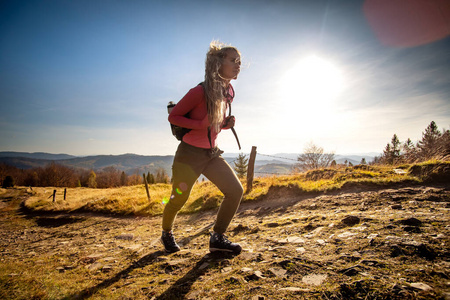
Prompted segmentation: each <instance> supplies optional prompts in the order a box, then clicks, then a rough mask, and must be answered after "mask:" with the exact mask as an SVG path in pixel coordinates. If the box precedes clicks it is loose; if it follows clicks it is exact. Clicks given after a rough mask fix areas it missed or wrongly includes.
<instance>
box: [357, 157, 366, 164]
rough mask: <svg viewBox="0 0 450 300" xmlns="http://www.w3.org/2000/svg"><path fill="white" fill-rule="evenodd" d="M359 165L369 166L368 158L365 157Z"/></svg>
mask: <svg viewBox="0 0 450 300" xmlns="http://www.w3.org/2000/svg"><path fill="white" fill-rule="evenodd" d="M359 164H360V165H367V162H366V158H365V157H363V158H362V159H361V162H360V163H359Z"/></svg>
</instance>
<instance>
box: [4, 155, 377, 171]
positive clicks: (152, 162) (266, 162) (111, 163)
mask: <svg viewBox="0 0 450 300" xmlns="http://www.w3.org/2000/svg"><path fill="white" fill-rule="evenodd" d="M238 155H239V154H238V153H228V154H224V155H223V157H224V158H225V159H226V160H227V161H228V162H229V163H230V164H231V165H232V166H233V165H234V164H233V163H234V161H235V160H236V158H237V157H238ZM298 155H299V154H294V153H278V154H274V155H265V154H257V155H256V161H255V173H256V175H257V176H270V175H276V174H288V173H289V172H290V171H291V168H292V166H293V165H294V164H295V163H296V160H297V157H298ZM377 155H379V154H377V153H370V154H367V155H364V154H357V155H335V159H336V162H337V163H340V164H342V163H344V162H345V161H347V162H351V163H352V164H353V165H357V164H359V163H360V162H361V160H362V159H363V158H365V160H366V162H370V161H372V160H373V158H374V157H375V156H377ZM52 162H53V163H58V164H62V165H66V166H69V167H73V168H83V169H89V170H95V171H100V170H102V169H104V168H106V167H114V168H116V169H118V170H120V171H124V172H125V173H127V174H129V175H131V174H142V173H147V172H150V173H156V172H157V170H158V169H159V168H163V169H164V170H165V171H166V172H167V174H169V176H171V175H172V162H173V155H166V156H158V155H151V156H146V155H137V154H122V155H94V156H84V157H81V156H73V155H68V154H51V153H43V152H35V153H28V152H0V163H5V164H7V165H10V166H14V167H17V168H20V169H31V168H36V167H45V166H47V165H48V164H50V163H52Z"/></svg>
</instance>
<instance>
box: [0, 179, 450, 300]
mask: <svg viewBox="0 0 450 300" xmlns="http://www.w3.org/2000/svg"><path fill="white" fill-rule="evenodd" d="M26 197H27V195H26V192H25V191H24V190H20V189H16V190H10V192H9V193H8V194H6V196H4V197H3V198H2V199H0V200H1V201H0V218H1V223H0V232H1V235H2V239H1V240H0V267H1V269H0V270H1V273H0V298H2V299H30V298H34V299H86V298H92V299H111V298H112V299H449V298H450V279H449V276H450V274H449V266H450V261H449V258H450V256H449V253H450V252H449V241H450V240H449V231H450V223H449V216H450V214H449V208H450V204H449V203H450V187H449V186H431V185H428V186H403V187H398V186H397V187H394V188H383V189H376V188H372V189H364V188H363V187H348V189H347V190H345V191H340V192H334V193H333V194H303V195H299V194H298V193H297V191H295V190H292V189H289V188H276V189H272V190H271V191H270V193H269V194H268V195H267V196H266V197H265V198H264V199H262V200H260V201H257V202H250V203H243V204H242V205H241V207H240V209H239V211H238V213H237V215H236V217H235V219H234V220H233V223H232V224H231V226H230V228H229V233H228V235H229V238H230V239H231V240H232V241H235V242H239V243H240V244H241V245H242V246H243V248H244V251H243V252H242V253H241V254H240V255H238V256H235V257H231V256H223V255H212V254H210V253H209V251H208V241H209V237H208V231H209V230H210V228H211V226H212V224H213V222H214V218H215V213H216V210H210V211H206V212H201V213H197V214H194V215H180V216H179V217H178V218H177V221H176V228H175V229H174V234H175V236H176V237H177V240H178V242H179V243H180V244H182V251H180V252H178V253H175V254H169V255H167V254H165V253H164V252H163V251H162V246H161V245H160V244H159V242H158V239H159V236H160V221H161V220H160V217H142V216H141V217H115V216H107V215H92V214H73V215H68V214H58V215H33V214H30V212H26V211H24V210H22V209H21V207H20V203H22V201H23V200H24V199H26Z"/></svg>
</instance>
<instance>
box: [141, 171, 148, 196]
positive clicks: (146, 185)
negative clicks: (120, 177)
mask: <svg viewBox="0 0 450 300" xmlns="http://www.w3.org/2000/svg"><path fill="white" fill-rule="evenodd" d="M142 176H143V177H144V184H145V190H146V191H147V199H148V201H150V192H149V191H148V182H147V178H145V173H144V174H142Z"/></svg>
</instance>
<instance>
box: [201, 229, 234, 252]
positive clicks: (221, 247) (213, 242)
mask: <svg viewBox="0 0 450 300" xmlns="http://www.w3.org/2000/svg"><path fill="white" fill-rule="evenodd" d="M209 251H210V252H216V251H224V252H232V253H234V254H239V253H241V251H242V248H241V246H240V245H239V244H237V243H232V242H230V241H229V240H228V238H227V237H226V236H225V235H224V234H219V233H217V232H214V233H211V238H210V239H209Z"/></svg>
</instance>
